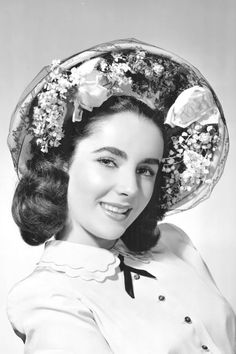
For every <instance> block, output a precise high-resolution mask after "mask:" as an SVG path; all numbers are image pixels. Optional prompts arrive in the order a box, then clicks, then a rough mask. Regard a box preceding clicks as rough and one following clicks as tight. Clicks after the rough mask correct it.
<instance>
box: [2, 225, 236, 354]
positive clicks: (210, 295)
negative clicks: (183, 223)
mask: <svg viewBox="0 0 236 354" xmlns="http://www.w3.org/2000/svg"><path fill="white" fill-rule="evenodd" d="M160 229H161V238H160V241H159V242H158V244H157V246H156V247H154V248H153V249H152V251H149V252H146V253H143V254H141V255H140V254H139V255H135V254H133V253H132V252H130V251H128V249H127V248H126V247H125V245H124V244H123V243H122V241H121V240H119V241H118V242H117V243H116V245H115V246H114V247H113V248H112V249H110V250H106V249H102V248H97V247H92V246H87V245H82V244H75V243H71V242H67V241H56V240H53V241H49V242H47V243H46V246H45V251H44V253H43V255H42V258H41V260H40V262H39V263H38V264H37V267H36V269H35V270H34V272H33V273H32V274H31V275H29V276H28V277H27V278H26V279H24V280H22V281H21V282H19V283H18V284H16V285H15V287H14V288H13V289H12V290H11V292H10V294H9V298H8V316H9V319H10V321H11V323H12V326H13V328H14V330H15V332H16V333H17V335H18V336H19V337H21V338H22V339H23V341H24V342H25V351H24V353H25V354H78V353H82V354H94V353H96V354H108V353H109V354H111V353H115V354H126V353H127V354H132V353H134V354H154V353H158V354H177V353H178V354H190V353H191V354H195V353H196V354H197V353H198V354H200V353H214V354H220V353H221V354H233V353H236V320H235V316H234V313H233V311H232V309H231V307H230V306H229V304H228V303H227V302H226V300H225V299H224V298H223V297H222V295H221V294H220V292H219V290H218V289H217V288H216V286H215V284H214V282H213V280H212V278H211V276H210V275H209V272H208V270H207V268H206V266H205V264H204V262H203V261H202V259H201V257H200V255H199V253H198V251H197V250H196V249H195V248H194V246H193V245H192V243H191V241H190V240H189V238H188V237H187V236H186V234H184V233H183V231H182V230H180V229H178V228H177V227H176V226H173V225H170V224H161V225H160ZM119 254H121V255H123V256H124V262H125V264H126V265H129V266H131V267H133V268H137V269H143V270H146V271H147V272H149V273H151V274H152V275H154V276H155V277H156V278H149V277H146V276H139V275H138V274H136V273H135V272H133V273H131V274H132V283H133V289H134V295H135V298H132V297H131V296H130V295H129V294H128V293H127V292H126V291H125V286H124V272H122V271H120V268H119V264H120V260H119V258H118V255H119Z"/></svg>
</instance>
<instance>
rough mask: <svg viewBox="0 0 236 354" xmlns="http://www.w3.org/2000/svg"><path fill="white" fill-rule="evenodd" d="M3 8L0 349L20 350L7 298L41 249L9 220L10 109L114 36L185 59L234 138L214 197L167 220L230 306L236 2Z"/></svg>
mask: <svg viewBox="0 0 236 354" xmlns="http://www.w3.org/2000/svg"><path fill="white" fill-rule="evenodd" d="M0 5H1V7H0V44H1V47H0V61H1V62H0V91H1V95H0V97H1V128H0V148H1V169H0V188H1V194H0V195H1V198H0V199H1V210H0V215H1V247H0V262H1V264H0V277H1V286H0V306H1V307H0V312H1V313H0V328H1V341H0V342H1V344H0V345H1V348H0V351H1V353H4V354H12V353H16V354H17V353H22V352H23V345H22V343H21V341H20V340H19V339H18V338H17V337H16V336H15V335H14V333H13V331H12V329H11V327H10V325H9V323H8V321H7V317H6V313H5V306H6V296H7V292H8V291H9V289H10V288H11V287H12V285H13V284H14V283H15V282H17V281H18V280H19V279H21V278H23V277H25V276H27V274H29V273H30V272H31V271H32V270H33V268H34V265H35V263H36V262H37V260H38V258H39V257H40V254H41V252H42V247H41V246H40V247H36V248H35V247H30V246H27V245H26V244H24V243H23V241H22V240H21V238H20V236H19V232H18V230H17V227H16V226H15V225H14V223H13V221H12V218H11V212H10V208H11V199H12V194H13V191H14V188H15V184H16V181H17V179H16V175H15V173H14V170H13V166H12V162H11V160H10V156H9V153H8V150H7V147H6V137H7V131H8V124H9V119H10V115H11V113H12V111H13V109H14V106H15V104H16V103H17V100H18V98H19V96H20V94H21V93H22V91H23V89H24V88H25V86H26V85H27V84H28V83H29V82H30V81H31V80H32V78H33V77H34V75H36V74H37V73H38V71H39V70H40V69H41V68H42V67H43V66H44V65H46V64H49V63H50V62H51V60H52V59H57V58H64V57H67V56H69V55H71V54H74V53H75V52H78V51H80V50H83V49H87V48H89V47H90V46H93V45H95V44H98V43H101V42H106V41H109V40H113V39H118V38H128V37H135V38H138V39H140V40H143V41H146V42H148V43H152V44H155V45H157V46H160V47H163V48H165V49H168V50H170V51H172V52H174V53H176V54H178V55H179V56H182V57H183V58H185V59H187V60H188V61H189V62H191V63H192V64H194V65H195V66H196V67H197V68H198V69H199V70H200V71H201V72H202V73H203V74H204V75H205V77H206V78H207V79H208V80H209V82H210V83H211V85H212V86H213V88H214V89H215V91H216V93H217V95H218V97H219V99H220V101H221V103H222V105H223V108H224V111H225V115H226V119H227V122H228V127H229V132H230V137H231V150H230V154H229V159H228V162H227V164H226V168H225V173H224V175H223V177H222V179H221V180H220V182H219V184H218V185H217V186H216V188H215V190H214V192H213V194H212V196H211V198H210V199H208V200H207V201H205V202H204V203H202V204H201V205H199V206H198V207H196V208H195V209H193V210H190V211H188V212H184V213H181V214H178V215H176V216H173V217H170V218H167V219H166V221H169V222H174V223H176V224H177V225H178V226H180V227H182V228H183V229H184V230H185V231H186V232H187V233H188V235H189V236H190V237H191V238H192V240H193V242H194V244H195V245H196V247H197V248H198V249H199V251H200V253H201V254H202V256H203V258H204V259H205V260H206V262H207V264H208V266H209V268H210V270H211V272H212V274H213V276H214V278H215V280H216V282H217V284H218V286H219V288H220V290H221V292H222V293H223V294H224V296H225V297H226V298H227V299H228V300H229V302H230V303H231V304H232V306H233V308H234V310H236V287H235V279H236V257H235V254H236V240H235V236H236V233H235V221H236V213H235V199H236V187H235V180H236V163H235V161H236V159H235V153H236V117H235V82H236V80H235V79H236V46H235V43H236V38H235V37H236V2H235V0H232V1H230V0H198V1H196V0H163V1H160V0H144V1H138V0H83V1H79V0H40V1H38V0H0ZM186 286H187V285H186ZM186 291H187V287H186ZM213 310H214V309H213Z"/></svg>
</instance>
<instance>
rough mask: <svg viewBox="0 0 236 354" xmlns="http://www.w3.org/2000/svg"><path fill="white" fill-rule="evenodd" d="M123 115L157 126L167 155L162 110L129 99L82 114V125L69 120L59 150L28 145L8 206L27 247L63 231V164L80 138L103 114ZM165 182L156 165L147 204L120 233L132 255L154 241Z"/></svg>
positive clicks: (65, 184) (115, 98)
mask: <svg viewBox="0 0 236 354" xmlns="http://www.w3.org/2000/svg"><path fill="white" fill-rule="evenodd" d="M124 111H131V112H135V113H137V114H139V115H143V116H144V117H147V118H149V119H151V120H152V121H153V122H154V123H155V124H156V125H157V126H158V127H159V128H160V130H161V131H162V134H163V139H164V155H165V154H166V146H167V143H166V140H167V138H166V134H165V129H164V125H163V117H162V115H161V112H159V111H154V110H152V109H150V108H149V107H148V106H146V105H145V104H144V103H142V102H140V101H138V100H136V99H135V98H133V97H126V96H113V97H111V98H109V99H108V100H107V101H106V102H104V103H103V105H102V106H101V107H99V108H94V109H93V111H92V112H89V111H84V112H83V118H82V121H81V122H75V123H73V122H72V120H71V117H69V118H68V119H66V122H65V124H64V132H65V135H64V138H63V139H62V141H61V145H60V146H59V147H57V148H51V149H50V150H49V152H48V153H42V152H41V151H40V148H39V147H38V146H37V144H36V142H35V141H32V143H31V152H32V156H33V158H32V159H31V160H30V161H28V163H27V167H28V172H27V173H26V174H25V175H24V176H23V177H22V178H21V180H20V181H19V183H18V186H17V188H16V190H15V194H14V198H13V203H12V214H13V218H14V220H15V222H16V224H17V225H18V226H19V228H20V232H21V235H22V238H23V239H24V241H25V242H26V243H28V244H30V245H39V244H42V243H44V242H45V241H46V240H48V239H49V238H51V237H52V236H53V235H57V234H58V233H59V232H60V231H61V230H62V229H63V227H64V225H65V222H66V218H67V212H68V208H67V188H68V182H69V175H68V173H67V172H66V170H65V169H64V166H65V163H66V164H68V163H69V165H70V161H71V160H72V157H73V152H74V150H75V147H76V144H77V142H78V140H79V139H82V138H85V137H88V136H89V135H90V134H91V133H92V132H93V127H94V126H95V124H94V123H96V122H98V121H99V120H102V119H106V115H107V114H113V113H119V112H124ZM163 184H164V180H163V178H162V173H161V167H160V168H159V172H158V174H157V177H156V181H155V186H154V191H153V195H152V197H151V200H150V201H149V203H148V205H147V206H146V208H145V209H144V210H143V211H142V213H141V214H140V215H139V216H138V217H137V219H136V220H135V221H134V222H133V223H132V224H131V225H130V226H129V227H128V228H127V230H126V231H125V232H124V234H123V235H122V240H123V242H124V243H125V244H126V246H127V247H128V248H129V249H130V250H131V251H133V252H142V251H146V250H149V249H150V248H151V247H153V246H154V245H155V244H156V243H157V241H158V238H159V232H158V227H157V222H158V221H160V220H162V218H163V216H164V214H165V212H166V210H165V209H163V207H161V205H162V188H161V187H162V186H163Z"/></svg>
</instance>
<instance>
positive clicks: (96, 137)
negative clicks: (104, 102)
mask: <svg viewBox="0 0 236 354" xmlns="http://www.w3.org/2000/svg"><path fill="white" fill-rule="evenodd" d="M103 145H104V146H114V147H116V148H118V149H121V150H123V151H125V152H126V153H127V154H128V155H129V153H132V154H134V152H136V153H137V155H142V157H159V158H160V157H162V154H163V145H164V143H163V137H162V132H161V130H160V128H159V127H158V126H157V125H156V124H155V123H154V122H153V121H151V120H150V119H149V118H147V117H144V116H142V115H139V114H138V113H134V112H128V111H125V112H120V113H115V114H107V115H104V116H101V117H99V119H98V122H95V123H93V127H92V133H91V134H90V135H89V136H88V137H86V138H84V139H82V140H81V141H80V142H79V144H78V152H83V153H86V152H91V151H93V150H96V149H98V148H100V147H102V146H103Z"/></svg>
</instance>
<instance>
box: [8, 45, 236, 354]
mask: <svg viewBox="0 0 236 354" xmlns="http://www.w3.org/2000/svg"><path fill="white" fill-rule="evenodd" d="M8 142H9V147H10V150H11V153H12V157H13V161H14V164H15V168H16V170H17V172H18V174H19V177H20V181H19V184H18V186H17V189H16V192H15V196H14V200H13V207H12V210H13V216H14V219H15V221H16V223H17V225H18V226H19V228H20V231H21V235H22V237H23V239H24V240H25V241H26V242H27V243H29V244H31V245H38V244H42V243H44V242H46V245H45V251H44V253H43V255H42V258H41V260H40V261H39V263H38V264H37V267H36V269H35V270H34V272H33V273H32V274H31V275H30V276H28V277H27V278H26V279H24V280H23V281H21V282H19V283H18V284H17V285H16V286H15V287H14V288H13V289H12V291H11V292H10V294H9V300H8V314H9V319H10V321H11V323H12V326H13V328H14V330H15V332H16V334H17V335H18V336H19V337H21V338H22V340H23V341H24V343H25V353H30V354H34V353H35V354H36V353H37V354H39V353H41V354H59V353H60V354H62V353H63V354H70V353H94V352H96V353H142V354H143V353H162V354H165V353H181V354H184V353H188V354H189V353H201V352H210V353H217V354H218V353H224V354H227V353H235V350H236V344H235V339H236V336H235V333H236V328H235V317H234V314H233V312H232V309H231V308H230V306H229V304H228V303H227V302H226V300H225V299H224V298H223V297H222V295H221V294H220V292H219V290H218V289H217V287H216V286H215V284H214V282H213V280H212V278H211V276H210V274H209V272H208V270H207V268H206V266H205V264H204V262H203V261H202V259H201V257H200V255H199V254H198V252H197V250H196V249H195V248H194V246H193V245H192V243H191V241H190V240H189V238H188V237H187V235H186V234H184V232H183V231H182V230H180V229H178V228H177V227H175V226H173V225H170V224H160V225H158V226H157V221H161V220H162V218H163V217H164V215H166V214H169V213H173V212H176V211H180V210H186V209H188V208H190V207H193V206H195V205H196V204H198V203H199V202H200V201H202V200H204V199H205V198H206V197H207V196H208V195H209V194H210V192H211V190H212V188H213V187H214V185H215V184H216V182H217V181H218V179H219V177H220V175H221V173H222V171H223V166H224V162H225V159H226V156H227V151H228V134H227V128H226V124H225V120H224V117H223V112H222V109H221V106H220V104H219V102H218V100H217V97H216V96H215V94H214V92H213V90H212V89H211V87H210V86H209V84H208V83H207V82H206V80H205V79H204V78H203V77H202V75H201V74H200V73H199V72H198V71H196V69H194V68H193V67H192V66H191V65H190V64H188V63H186V62H184V61H183V60H182V59H180V58H178V57H176V56H174V55H173V54H170V53H168V52H165V51H163V50H161V49H159V48H156V47H153V46H149V45H146V44H144V43H141V42H139V41H135V40H121V41H115V42H111V43H107V44H104V45H101V46H97V47H95V48H92V49H90V50H88V51H85V52H82V53H79V54H77V55H75V56H73V57H71V58H69V59H66V60H65V61H63V62H62V63H59V62H58V61H56V62H55V61H54V62H53V64H52V65H51V66H50V67H47V68H46V70H45V71H44V72H41V73H40V75H39V76H38V77H37V78H36V80H35V81H34V82H33V85H31V86H30V88H29V89H28V90H27V91H26V93H25V94H24V95H23V98H22V100H20V103H19V104H18V106H17V108H16V111H15V112H14V114H13V118H12V123H11V127H10V134H9V140H8ZM49 239H50V240H49ZM48 240H49V241H48ZM186 284H187V287H186Z"/></svg>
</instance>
